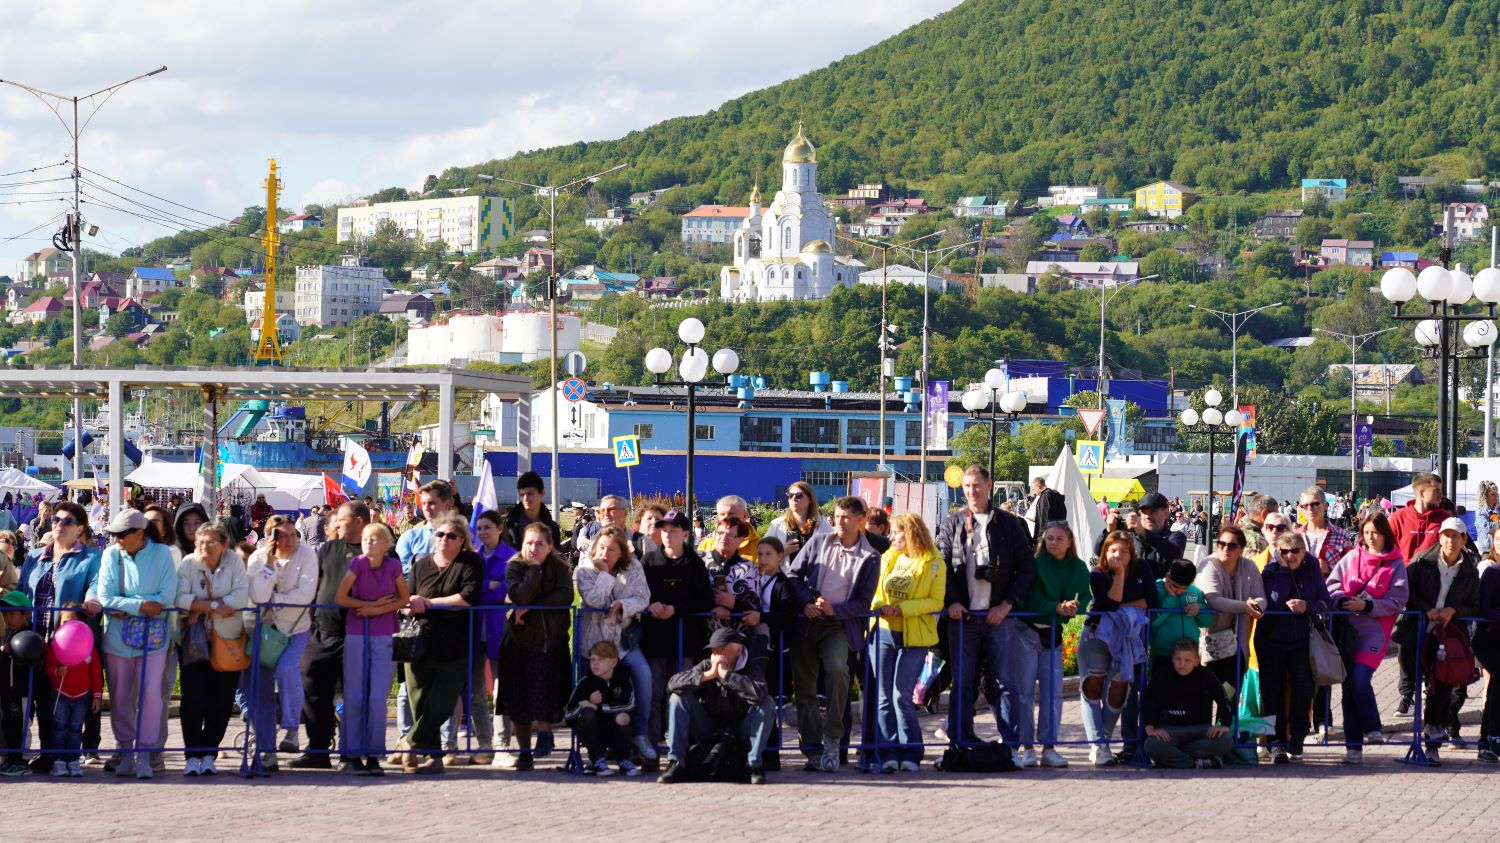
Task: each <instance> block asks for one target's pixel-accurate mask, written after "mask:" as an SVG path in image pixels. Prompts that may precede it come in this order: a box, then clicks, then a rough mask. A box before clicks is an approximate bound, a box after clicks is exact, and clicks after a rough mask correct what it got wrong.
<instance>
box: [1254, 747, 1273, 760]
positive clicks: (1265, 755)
mask: <svg viewBox="0 0 1500 843" xmlns="http://www.w3.org/2000/svg"><path fill="white" fill-rule="evenodd" d="M1255 758H1256V760H1258V761H1260V763H1262V764H1269V763H1271V750H1270V749H1268V748H1267V747H1264V746H1262V747H1256V749H1255Z"/></svg>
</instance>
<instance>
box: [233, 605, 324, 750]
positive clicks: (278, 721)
mask: <svg viewBox="0 0 1500 843" xmlns="http://www.w3.org/2000/svg"><path fill="white" fill-rule="evenodd" d="M307 637H308V633H307V632H305V631H304V632H299V633H297V634H296V635H293V636H291V638H290V639H289V640H288V641H287V645H286V649H285V650H283V651H282V652H281V658H280V659H278V660H277V661H276V667H275V668H274V669H272V668H267V667H263V666H262V665H260V664H253V665H251V666H250V667H248V668H246V669H245V671H244V672H243V673H242V674H241V678H240V688H241V689H242V690H244V691H245V692H246V696H247V697H253V698H252V699H251V700H250V708H249V709H247V712H248V714H249V719H250V727H251V729H252V730H254V733H255V741H256V744H257V748H258V751H260V752H275V751H276V730H277V727H278V726H279V727H280V728H282V729H288V730H293V729H296V728H297V727H298V726H299V725H300V724H301V722H302V698H303V693H302V652H303V651H304V650H306V649H307ZM251 671H255V672H256V678H255V683H256V686H255V688H254V694H251V693H250V691H251V687H250V673H251ZM278 698H279V699H280V705H279V706H278V704H277V700H278Z"/></svg>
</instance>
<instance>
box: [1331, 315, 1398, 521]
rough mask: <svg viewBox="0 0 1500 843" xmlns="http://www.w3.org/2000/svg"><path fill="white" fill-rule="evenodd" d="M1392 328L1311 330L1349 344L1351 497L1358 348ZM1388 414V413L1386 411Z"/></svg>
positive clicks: (1355, 466)
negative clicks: (1346, 331) (1355, 331)
mask: <svg viewBox="0 0 1500 843" xmlns="http://www.w3.org/2000/svg"><path fill="white" fill-rule="evenodd" d="M1394 330H1396V329H1395V328H1394V327H1392V328H1386V329H1384V330H1380V331H1370V332H1368V333H1364V334H1344V333H1340V332H1338V331H1330V330H1327V329H1325V328H1313V331H1315V332H1317V333H1319V334H1327V335H1328V336H1330V337H1333V338H1334V339H1337V340H1348V342H1349V494H1350V495H1353V494H1354V492H1355V489H1356V488H1357V486H1356V474H1355V473H1356V472H1357V471H1358V470H1359V442H1358V438H1357V437H1356V435H1355V431H1356V430H1358V429H1359V428H1358V426H1359V407H1358V404H1356V402H1355V389H1356V387H1357V385H1358V382H1359V379H1358V377H1357V372H1356V370H1357V368H1358V367H1359V360H1358V354H1359V347H1360V346H1362V345H1364V344H1365V343H1366V342H1368V341H1370V340H1372V339H1374V338H1375V337H1378V336H1380V335H1381V334H1383V333H1385V332H1386V331H1394ZM1387 412H1389V411H1387Z"/></svg>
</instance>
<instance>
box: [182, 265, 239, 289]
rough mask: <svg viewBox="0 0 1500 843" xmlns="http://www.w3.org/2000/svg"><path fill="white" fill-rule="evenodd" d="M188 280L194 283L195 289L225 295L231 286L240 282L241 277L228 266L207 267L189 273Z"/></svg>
mask: <svg viewBox="0 0 1500 843" xmlns="http://www.w3.org/2000/svg"><path fill="white" fill-rule="evenodd" d="M188 280H189V281H191V282H193V288H194V289H198V290H204V291H206V292H208V293H211V294H214V295H223V294H224V291H225V290H227V289H229V285H230V284H233V283H234V282H236V281H238V280H240V276H239V275H238V274H236V273H235V271H234V270H232V269H230V268H229V267H227V266H205V267H200V268H198V269H195V270H193V271H192V272H191V273H189V274H188Z"/></svg>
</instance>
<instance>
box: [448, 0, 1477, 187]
mask: <svg viewBox="0 0 1500 843" xmlns="http://www.w3.org/2000/svg"><path fill="white" fill-rule="evenodd" d="M1497 21H1500V0H1456V2H1442V0H1196V2H1193V1H1192V0H968V2H965V3H964V4H963V5H961V6H959V7H957V8H955V9H953V10H952V11H950V12H947V13H945V14H942V15H940V16H938V17H936V18H933V19H931V20H928V21H925V22H923V23H921V24H918V25H916V26H913V27H911V28H910V29H908V30H906V31H905V32H902V33H900V34H898V35H896V36H894V37H892V38H890V39H887V40H886V41H884V42H882V43H880V44H877V45H875V46H873V47H870V48H869V49H867V50H864V51H863V52H860V53H857V54H855V55H852V56H849V57H847V58H845V59H843V60H841V61H838V62H835V63H834V64H832V65H829V66H828V67H826V68H823V69H821V70H818V71H815V72H813V73H809V74H807V75H805V76H802V77H799V78H797V79H792V80H790V81H786V82H782V83H780V84H777V85H774V86H773V87H769V88H766V89H764V90H760V91H756V92H753V93H750V94H747V95H745V96H743V97H740V98H738V99H735V100H732V101H730V102H727V103H725V104H724V105H723V106H721V107H720V108H718V109H717V110H715V111H712V112H710V113H708V114H704V115H700V116H695V117H684V118H677V119H673V120H668V121H666V122H663V123H660V124H657V125H655V126H652V127H650V128H647V129H644V130H642V131H638V132H633V133H631V134H629V135H627V136H626V137H624V138H621V139H618V140H613V141H604V142H597V143H587V144H585V143H578V144H573V145H570V146H563V147H557V148H554V149H547V150H540V151H535V152H530V153H525V154H522V155H519V156H516V157H515V158H512V159H507V160H505V161H492V162H489V163H487V164H483V165H480V166H478V167H474V168H455V169H452V170H449V171H448V172H447V173H445V174H444V176H443V179H442V181H443V186H456V185H467V184H470V183H471V179H472V175H471V174H472V173H473V172H475V171H485V172H492V173H500V174H504V175H507V176H509V177H511V178H517V179H520V180H523V181H531V182H537V183H543V184H545V183H549V180H561V179H566V178H569V177H572V176H574V175H576V174H578V173H586V172H589V171H591V170H592V169H604V168H605V167H608V166H610V165H613V164H615V163H618V162H620V161H626V162H628V163H629V164H630V167H629V169H628V170H627V171H625V172H624V173H622V174H621V175H620V176H619V177H618V178H619V182H618V183H616V182H611V183H609V184H608V185H607V186H608V187H610V188H613V189H612V190H606V193H613V192H615V190H619V189H622V188H625V187H629V188H631V189H634V190H643V189H647V188H654V187H665V186H668V185H672V184H679V183H680V184H683V185H685V186H687V187H688V191H687V196H686V198H687V199H688V200H689V201H706V200H713V199H717V200H724V201H729V200H734V201H741V200H743V198H744V194H745V193H746V192H747V191H748V189H749V187H750V184H751V182H752V181H753V180H754V179H755V177H756V176H757V175H758V176H759V177H760V180H761V181H762V183H764V184H776V183H777V182H778V181H779V179H778V178H777V177H776V169H775V168H776V162H777V161H778V160H779V159H778V157H779V155H780V152H781V149H782V147H783V146H784V145H785V143H786V140H787V137H788V136H789V135H790V133H791V131H792V127H793V125H794V123H795V121H796V120H797V119H798V118H799V117H800V118H801V119H803V120H805V121H806V123H807V127H808V135H809V137H811V138H812V139H813V141H814V143H816V144H817V145H818V148H819V149H818V157H819V160H820V162H821V163H822V168H821V177H820V187H822V188H823V189H824V191H825V192H828V193H834V192H838V191H840V190H842V189H844V188H847V187H849V186H851V185H852V184H854V183H855V182H856V181H879V180H884V181H886V182H888V183H891V184H894V185H897V186H900V187H905V188H908V189H912V190H918V191H922V192H924V193H926V194H927V195H928V196H929V198H932V199H936V200H943V201H946V200H948V199H951V198H953V197H956V196H958V195H961V194H970V193H990V194H1003V193H1006V192H1012V191H1014V192H1019V193H1021V194H1022V195H1035V194H1036V193H1037V192H1038V191H1041V190H1043V189H1044V188H1045V186H1046V185H1047V184H1049V183H1100V184H1105V185H1107V186H1109V188H1110V189H1111V192H1118V191H1122V190H1126V189H1129V188H1131V187H1133V186H1136V185H1138V184H1140V183H1143V182H1146V181H1149V180H1152V179H1156V178H1170V179H1173V180H1176V181H1179V182H1182V183H1184V184H1188V185H1193V186H1196V187H1197V188H1199V189H1200V190H1207V191H1217V192H1229V191H1236V190H1250V191H1254V190H1261V189H1267V188H1273V187H1284V186H1286V185H1287V184H1288V182H1289V180H1292V179H1298V178H1301V177H1304V176H1309V177H1311V176H1316V177H1324V178H1351V179H1363V180H1369V181H1373V180H1374V179H1375V178H1377V177H1378V176H1379V175H1382V174H1386V173H1389V172H1393V171H1396V172H1401V173H1406V172H1409V171H1411V172H1415V171H1421V170H1424V169H1425V170H1427V171H1437V172H1442V173H1443V174H1446V175H1452V176H1456V177H1460V178H1461V177H1466V176H1479V175H1484V174H1486V173H1489V174H1494V173H1495V172H1496V171H1497V170H1500V110H1496V109H1494V108H1493V105H1494V103H1496V102H1500V50H1496V49H1495V48H1494V45H1495V43H1496V36H1497V34H1500V33H1497V30H1500V23H1497ZM813 37H815V36H813ZM685 84H690V82H687V81H685ZM600 187H601V188H605V187H606V185H605V184H601V185H600Z"/></svg>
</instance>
